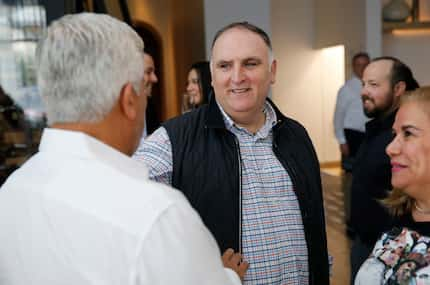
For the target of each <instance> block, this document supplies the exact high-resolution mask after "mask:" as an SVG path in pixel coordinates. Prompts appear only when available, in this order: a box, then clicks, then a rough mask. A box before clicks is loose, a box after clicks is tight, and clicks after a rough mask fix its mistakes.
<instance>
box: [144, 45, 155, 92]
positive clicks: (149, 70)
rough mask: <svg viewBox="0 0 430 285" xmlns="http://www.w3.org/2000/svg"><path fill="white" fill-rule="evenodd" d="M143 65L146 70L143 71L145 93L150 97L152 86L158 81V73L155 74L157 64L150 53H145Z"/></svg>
mask: <svg viewBox="0 0 430 285" xmlns="http://www.w3.org/2000/svg"><path fill="white" fill-rule="evenodd" d="M143 65H144V68H145V69H144V72H143V80H144V86H143V88H144V90H145V95H146V96H148V97H151V96H152V86H153V85H154V84H155V83H157V82H158V78H157V75H156V74H155V66H154V59H153V58H152V56H151V55H150V54H147V53H145V55H144V57H143Z"/></svg>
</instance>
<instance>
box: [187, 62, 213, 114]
mask: <svg viewBox="0 0 430 285" xmlns="http://www.w3.org/2000/svg"><path fill="white" fill-rule="evenodd" d="M211 82H212V78H211V73H210V68H209V62H208V61H199V62H196V63H194V64H193V65H191V68H190V71H189V72H188V79H187V87H186V93H185V94H184V98H183V104H182V113H185V112H188V111H190V110H192V109H194V108H197V107H199V106H201V105H203V104H207V103H208V101H209V96H210V94H211V93H212V86H211Z"/></svg>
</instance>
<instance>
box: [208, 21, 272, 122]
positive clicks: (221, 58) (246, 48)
mask: <svg viewBox="0 0 430 285" xmlns="http://www.w3.org/2000/svg"><path fill="white" fill-rule="evenodd" d="M269 60H270V58H269V47H268V46H267V45H266V43H265V42H264V41H263V39H262V38H261V37H260V36H259V35H258V34H256V33H254V32H251V31H249V30H246V29H244V28H239V27H235V28H231V29H229V30H227V31H225V32H224V33H222V34H221V35H220V36H219V38H218V39H217V40H216V42H215V44H214V46H213V49H212V60H211V61H212V66H211V72H212V86H213V88H214V91H215V98H216V100H217V102H218V103H219V104H220V105H221V106H222V108H223V109H224V111H225V112H226V113H227V114H228V115H230V116H231V117H232V119H233V120H234V121H235V122H236V123H238V124H244V125H246V124H250V123H251V122H252V121H253V120H256V119H259V118H260V117H261V116H263V113H262V109H263V106H264V102H265V99H266V97H267V95H268V93H269V89H270V85H271V84H272V83H274V82H275V74H276V62H275V61H272V62H269ZM263 118H264V117H263Z"/></svg>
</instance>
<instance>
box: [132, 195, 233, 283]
mask: <svg viewBox="0 0 430 285" xmlns="http://www.w3.org/2000/svg"><path fill="white" fill-rule="evenodd" d="M182 198H183V197H182ZM137 265H138V266H137V274H136V280H137V282H135V284H187V285H201V284H207V285H212V284H214V285H215V284H217V285H218V284H241V281H240V278H239V276H238V275H237V274H236V273H235V272H234V271H233V270H231V269H227V268H224V266H223V264H222V261H221V254H220V250H219V248H218V245H217V244H216V242H215V240H214V238H213V237H212V236H211V234H210V233H209V231H208V230H207V228H206V227H205V226H204V224H203V222H202V220H201V219H200V217H199V216H198V214H197V213H196V212H195V211H194V210H193V209H192V208H191V206H190V205H189V203H188V202H187V201H185V198H183V199H181V201H179V203H176V204H175V205H173V206H170V207H169V208H168V209H167V210H165V211H164V213H163V214H162V215H161V216H160V217H159V218H158V219H157V221H156V222H155V223H154V225H153V227H152V229H151V231H150V233H149V234H148V235H147V237H146V238H145V240H144V242H143V243H142V247H141V250H140V251H139V254H138V263H137Z"/></svg>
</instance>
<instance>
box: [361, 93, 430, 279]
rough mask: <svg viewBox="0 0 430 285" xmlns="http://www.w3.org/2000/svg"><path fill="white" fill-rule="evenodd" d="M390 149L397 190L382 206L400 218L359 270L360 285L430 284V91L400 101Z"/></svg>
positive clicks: (407, 95)
mask: <svg viewBox="0 0 430 285" xmlns="http://www.w3.org/2000/svg"><path fill="white" fill-rule="evenodd" d="M393 133H394V134H395V137H394V139H393V141H392V142H391V143H390V144H389V145H388V146H387V148H386V152H387V154H388V156H389V157H390V159H391V165H392V170H391V171H392V178H391V184H392V185H393V188H394V190H393V191H392V192H391V193H390V194H389V196H388V198H387V199H386V200H384V203H385V204H386V205H387V207H388V209H389V210H390V211H391V212H392V213H393V214H394V215H395V216H396V217H397V218H396V222H395V228H393V229H392V230H391V231H389V232H386V233H384V234H383V235H382V237H381V238H380V239H379V240H378V241H377V243H376V245H375V247H374V249H373V251H372V254H371V255H370V257H369V258H368V259H367V260H366V262H364V264H363V265H362V266H361V268H360V271H359V272H358V274H357V277H356V279H355V284H356V285H361V284H366V285H373V284H400V285H406V284H408V285H409V284H410V285H412V284H414V285H415V284H416V285H419V284H430V88H421V89H417V90H415V91H413V92H411V93H407V94H405V95H403V96H402V97H401V100H400V108H399V111H398V112H397V115H396V120H395V122H394V125H393Z"/></svg>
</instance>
